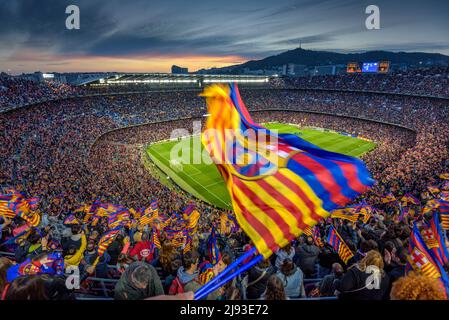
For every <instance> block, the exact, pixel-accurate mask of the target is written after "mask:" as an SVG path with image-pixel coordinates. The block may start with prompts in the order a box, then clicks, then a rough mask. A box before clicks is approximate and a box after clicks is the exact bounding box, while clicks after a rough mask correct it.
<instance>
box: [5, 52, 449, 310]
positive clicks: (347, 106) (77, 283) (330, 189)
mask: <svg viewBox="0 0 449 320" xmlns="http://www.w3.org/2000/svg"><path fill="white" fill-rule="evenodd" d="M301 50H302V49H300V51H299V52H300V53H301V52H302V51H301ZM445 57H446V56H445ZM351 58H352V57H351ZM375 60H376V61H378V62H375V63H374V65H376V66H377V65H381V66H382V68H379V69H376V70H374V71H373V70H371V69H369V68H372V66H373V63H372V62H366V61H360V66H359V67H354V65H355V63H354V62H353V60H352V59H347V60H346V64H345V70H344V71H343V72H340V73H336V72H335V73H333V74H323V75H313V74H308V75H305V76H292V75H288V74H284V75H282V74H271V75H255V74H248V73H247V74H243V73H241V74H232V73H229V72H223V73H209V74H206V73H201V72H197V73H188V74H174V73H171V74H169V73H143V72H142V73H140V72H135V73H134V72H123V73H122V72H117V73H110V74H104V73H101V74H98V75H92V74H89V75H88V76H86V77H85V78H83V79H81V78H80V80H79V81H78V80H77V82H76V83H75V82H73V83H67V82H62V81H59V80H55V79H53V75H52V76H51V79H43V80H42V81H35V80H32V79H27V78H24V77H18V76H13V75H10V74H7V73H2V74H0V114H1V115H0V128H1V132H2V135H1V136H0V150H1V152H0V186H1V194H0V223H1V224H0V232H1V234H0V293H1V297H2V300H114V299H115V300H143V299H153V298H157V299H162V300H178V299H181V300H193V299H195V300H199V299H204V300H224V301H231V300H286V299H288V300H307V301H308V300H389V299H393V300H447V297H448V292H449V278H448V277H447V272H448V268H449V254H448V252H447V243H448V241H447V234H448V232H447V230H448V229H449V211H448V208H449V121H448V119H449V67H447V64H446V65H444V64H442V65H430V66H422V65H418V66H414V67H409V68H405V69H400V70H399V69H394V68H393V64H394V63H393V62H390V61H386V59H384V56H383V55H382V54H378V57H377V58H375ZM371 61H374V60H371ZM448 61H449V58H448ZM390 65H391V70H390V69H389V68H390ZM286 68H287V67H286ZM354 68H355V69H354ZM334 69H335V68H334ZM314 70H318V69H317V68H315V69H314ZM320 70H321V69H320ZM213 71H215V72H216V70H213ZM287 73H288V72H287ZM46 77H49V76H48V75H47V76H46ZM44 78H45V77H44ZM214 90H215V91H214ZM220 94H221V96H220ZM223 95H225V97H224V98H223ZM220 99H222V100H220ZM214 103H221V104H220V110H224V111H222V112H223V113H225V112H229V113H228V115H227V116H221V118H220V116H217V115H216V114H217V110H218V109H217V108H216V109H213V106H214ZM226 110H228V111H226ZM223 113H221V114H223ZM219 114H220V113H219ZM229 119H231V120H232V121H234V122H238V125H239V126H246V127H256V128H259V129H260V128H264V129H268V130H269V135H270V136H274V135H276V137H280V139H281V142H282V143H283V144H284V145H282V143H281V145H282V146H283V147H285V146H287V147H291V148H292V150H295V151H294V152H293V153H291V154H290V155H289V158H288V159H289V160H286V161H285V163H286V164H285V166H280V165H279V168H278V169H279V171H278V173H276V174H267V173H265V172H264V171H263V169H264V168H265V167H263V166H262V165H261V166H260V167H258V168H256V169H254V167H255V166H253V167H252V169H248V170H253V169H254V170H260V172H264V173H263V174H262V173H260V172H259V171H258V172H259V173H258V174H254V177H253V176H250V174H247V172H246V171H245V170H247V167H246V166H241V167H240V166H237V165H236V164H235V163H232V165H229V167H232V168H231V169H229V171H225V169H223V168H227V167H226V165H224V164H220V165H219V164H217V163H216V162H214V161H215V159H216V157H217V153H216V152H215V153H214V152H211V151H210V150H211V149H208V147H206V145H205V144H204V141H205V136H204V131H203V130H204V129H205V128H206V129H207V128H211V126H212V125H214V124H215V126H216V127H219V124H221V122H220V120H223V123H225V124H226V123H234V122H232V121H231V120H229ZM235 119H237V120H238V121H237V120H235ZM228 120H229V122H226V121H228ZM214 121H215V122H214ZM217 123H218V124H217ZM198 128H199V130H198ZM220 129H222V128H220ZM176 132H178V134H174V133H176ZM179 132H181V134H179ZM223 137H224V138H223V139H226V135H225V134H223ZM217 140H218V139H217ZM217 140H213V141H217ZM244 141H245V140H244ZM245 142H246V141H245ZM242 145H244V146H245V148H248V150H249V149H250V147H247V145H246V144H244V143H242ZM298 145H301V146H302V148H299V147H298ZM179 146H183V147H184V149H183V150H182V151H183V152H184V154H183V156H186V157H187V159H188V161H184V160H183V159H185V158H182V159H181V158H174V157H173V152H174V151H173V150H174V149H175V148H177V147H179ZM215 147H216V146H215ZM236 148H237V147H235V146H234V149H233V152H237V151H235V149H236ZM279 148H281V147H279ZM298 149H301V150H298ZM279 150H280V149H279ZM259 151H260V150H258V149H257V150H255V151H254V152H255V153H257V154H259V153H258V152H259ZM199 154H201V156H202V157H203V158H202V159H204V158H206V160H208V161H206V163H204V161H199V162H195V161H193V160H192V159H194V158H195V157H196V156H199ZM248 154H249V153H248ZM280 154H281V155H282V153H280ZM292 154H293V155H292ZM176 155H179V154H178V153H176ZM295 157H296V158H295ZM200 158H201V157H200ZM291 159H297V160H295V161H298V163H299V165H298V168H300V169H297V170H296V171H295V170H294V169H292V168H293V167H290V166H289V165H288V163H289V161H292V160H291ZM298 159H302V160H303V162H300V160H298ZM309 159H312V160H313V161H315V162H313V164H311V162H310V161H311V160H309ZM308 161H309V162H308ZM256 164H257V165H259V163H258V162H257V163H256ZM281 167H282V168H281ZM226 170H228V169H226ZM232 170H235V172H237V173H236V174H233V175H232V176H233V177H232V178H231V177H230V176H228V174H229V173H225V172H234V171H232ZM287 170H289V173H288V174H287V173H286V172H287ZM277 174H280V176H279V175H277ZM283 174H284V176H285V177H287V178H288V179H286V180H282V179H281V178H282V175H283ZM242 177H243V178H242ZM239 178H241V179H239ZM253 178H254V179H253ZM289 179H290V180H289ZM258 181H260V182H258ZM273 181H274V182H273ZM279 181H281V182H283V184H281V183H280V182H279ZM292 182H294V183H292ZM233 183H234V184H235V186H238V187H235V186H234V185H233ZM256 183H259V184H258V185H257V186H255V185H254V184H256ZM285 186H288V192H287V191H286V189H285ZM292 190H293V191H292ZM317 190H318V191H317ZM290 192H291V193H290ZM266 212H267V213H266ZM265 213H266V216H265V215H264V214H265ZM267 217H268V218H267ZM293 218H294V219H293ZM261 230H262V231H261ZM264 250H265V251H264ZM368 267H374V268H376V270H378V271H379V272H378V275H379V281H378V283H377V285H376V286H375V287H374V288H372V287H370V286H369V284H368V283H367V282H366V281H368V280H367V279H368V278H369V276H370V275H371V273H369V272H367V271H366V270H368V269H369V268H368ZM235 270H238V272H236V271H235ZM74 272H75V273H74ZM226 272H228V273H230V272H234V273H236V274H235V275H233V276H232V277H231V278H230V279H227V280H226V281H224V280H223V278H224V277H226ZM73 274H76V275H77V277H76V278H73ZM73 281H74V282H73ZM68 283H71V284H72V285H68ZM410 286H412V287H413V288H415V290H408V289H407V288H410ZM36 288H38V289H36Z"/></svg>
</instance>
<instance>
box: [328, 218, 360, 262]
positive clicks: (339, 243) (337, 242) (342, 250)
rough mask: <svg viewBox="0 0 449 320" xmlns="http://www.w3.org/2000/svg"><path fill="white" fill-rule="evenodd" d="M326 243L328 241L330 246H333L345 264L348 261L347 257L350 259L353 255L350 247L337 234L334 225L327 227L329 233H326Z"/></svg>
mask: <svg viewBox="0 0 449 320" xmlns="http://www.w3.org/2000/svg"><path fill="white" fill-rule="evenodd" d="M327 243H329V244H330V245H331V246H332V248H334V250H335V252H336V253H337V254H338V255H339V256H340V258H341V260H342V261H343V262H344V263H346V264H347V263H348V261H349V259H351V258H352V257H353V256H354V254H353V253H352V251H351V249H349V247H348V245H347V244H346V243H345V242H344V241H343V239H342V238H341V236H340V235H339V234H338V232H337V230H335V228H334V226H331V227H330V228H329V234H328V235H327Z"/></svg>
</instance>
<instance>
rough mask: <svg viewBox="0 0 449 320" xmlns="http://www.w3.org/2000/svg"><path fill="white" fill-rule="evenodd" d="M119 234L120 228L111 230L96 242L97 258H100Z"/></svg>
mask: <svg viewBox="0 0 449 320" xmlns="http://www.w3.org/2000/svg"><path fill="white" fill-rule="evenodd" d="M119 233H120V228H116V229H112V230H109V231H108V232H106V233H105V234H103V235H102V236H101V238H100V241H99V242H98V249H97V252H98V257H101V256H102V255H103V254H104V253H105V251H106V250H107V249H108V247H109V245H110V244H111V243H112V242H114V240H115V238H117V236H118V234H119Z"/></svg>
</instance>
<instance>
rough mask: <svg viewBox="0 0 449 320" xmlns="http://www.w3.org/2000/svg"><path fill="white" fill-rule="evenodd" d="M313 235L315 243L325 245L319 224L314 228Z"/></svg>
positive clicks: (319, 245)
mask: <svg viewBox="0 0 449 320" xmlns="http://www.w3.org/2000/svg"><path fill="white" fill-rule="evenodd" d="M312 237H313V241H314V242H315V244H316V245H317V246H318V247H320V248H322V247H324V243H323V241H322V240H321V234H320V229H319V228H318V226H314V227H313V229H312Z"/></svg>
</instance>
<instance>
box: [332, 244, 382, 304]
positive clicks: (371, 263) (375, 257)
mask: <svg viewBox="0 0 449 320" xmlns="http://www.w3.org/2000/svg"><path fill="white" fill-rule="evenodd" d="M336 289H337V291H338V298H339V299H345V300H385V299H388V289H389V278H388V275H387V274H386V272H385V271H384V261H383V258H382V255H381V254H380V253H379V252H378V251H375V250H371V251H369V252H368V253H367V254H366V256H365V257H364V258H363V259H362V260H361V261H360V262H359V263H357V264H355V265H353V266H352V267H350V268H349V269H348V271H347V272H346V273H345V275H344V276H343V277H342V278H341V280H340V281H338V282H337V283H336Z"/></svg>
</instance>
